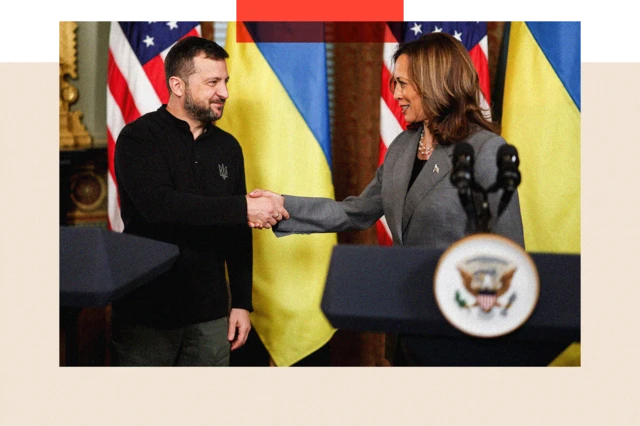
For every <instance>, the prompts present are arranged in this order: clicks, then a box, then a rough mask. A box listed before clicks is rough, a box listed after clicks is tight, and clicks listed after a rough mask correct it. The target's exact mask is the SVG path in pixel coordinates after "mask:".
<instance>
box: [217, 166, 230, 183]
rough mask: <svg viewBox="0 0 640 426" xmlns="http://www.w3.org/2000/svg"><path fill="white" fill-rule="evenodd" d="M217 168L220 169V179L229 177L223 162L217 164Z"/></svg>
mask: <svg viewBox="0 0 640 426" xmlns="http://www.w3.org/2000/svg"><path fill="white" fill-rule="evenodd" d="M218 170H219V171H220V176H222V180H225V179H226V178H228V177H229V173H228V172H227V166H225V165H224V164H218Z"/></svg>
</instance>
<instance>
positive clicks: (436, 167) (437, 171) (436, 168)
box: [433, 164, 440, 173]
mask: <svg viewBox="0 0 640 426" xmlns="http://www.w3.org/2000/svg"><path fill="white" fill-rule="evenodd" d="M433 173H440V169H439V168H438V165H437V164H436V165H435V166H433Z"/></svg>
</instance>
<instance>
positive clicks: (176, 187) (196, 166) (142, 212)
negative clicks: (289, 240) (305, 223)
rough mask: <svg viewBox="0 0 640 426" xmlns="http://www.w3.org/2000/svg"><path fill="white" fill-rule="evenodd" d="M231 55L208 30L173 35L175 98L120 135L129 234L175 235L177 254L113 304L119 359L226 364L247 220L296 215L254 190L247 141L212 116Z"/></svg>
mask: <svg viewBox="0 0 640 426" xmlns="http://www.w3.org/2000/svg"><path fill="white" fill-rule="evenodd" d="M227 57H228V54H227V52H226V51H225V50H224V49H223V48H222V47H220V46H219V45H217V44H216V43H214V42H213V41H210V40H206V39H203V38H199V37H187V38H185V39H183V40H181V41H179V42H178V43H176V44H175V46H174V47H173V48H172V49H171V50H170V51H169V53H168V55H167V57H166V59H165V73H166V79H167V87H168V89H169V101H168V103H167V105H162V106H161V107H160V108H159V109H158V110H157V111H154V112H151V113H149V114H145V115H143V116H142V117H140V118H139V119H137V120H135V121H134V122H132V123H130V124H128V125H127V126H125V127H124V129H123V130H122V131H121V133H120V134H119V136H118V140H117V143H116V151H115V171H116V179H117V183H118V191H119V197H120V208H121V215H122V220H123V222H124V225H125V228H124V232H126V233H131V234H135V235H140V236H142V237H147V238H153V239H156V240H160V241H165V242H168V243H172V244H176V245H177V246H178V247H179V248H180V254H179V256H178V258H177V260H176V261H175V263H174V264H173V266H172V269H171V270H170V271H169V272H168V273H166V274H164V275H162V276H161V277H159V278H157V279H155V280H153V281H152V282H150V283H148V284H145V285H144V286H142V287H140V288H139V289H137V290H135V291H133V292H132V293H130V294H128V295H126V296H124V297H122V298H120V299H119V300H116V301H114V302H113V316H112V328H113V336H112V342H111V349H112V355H113V362H114V364H115V365H228V364H229V353H230V350H234V349H236V348H239V347H241V346H242V345H243V344H244V343H245V341H246V339H247V335H248V333H249V330H250V328H251V323H250V320H249V312H251V311H252V301H251V282H252V242H251V228H250V227H249V225H251V226H261V227H267V228H268V227H271V226H272V225H275V224H276V223H277V221H279V220H281V219H283V217H285V218H286V217H288V213H287V212H286V210H284V209H283V208H282V206H276V205H275V204H274V202H273V201H271V200H269V199H268V198H250V197H248V196H247V195H246V185H245V175H244V159H243V155H242V150H241V148H240V145H239V144H238V142H237V140H236V139H235V138H234V137H233V136H232V135H230V134H229V133H227V132H225V131H223V130H221V129H220V128H218V127H216V126H214V125H213V124H212V122H213V121H215V120H218V119H219V118H220V117H221V116H222V111H223V109H224V104H225V102H226V99H227V98H228V96H229V93H228V91H227V82H228V80H229V75H228V73H227V67H226V62H225V58H227ZM225 265H226V270H225ZM227 275H228V278H229V286H227V280H226V276H227Z"/></svg>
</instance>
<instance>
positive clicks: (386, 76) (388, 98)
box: [381, 66, 407, 129]
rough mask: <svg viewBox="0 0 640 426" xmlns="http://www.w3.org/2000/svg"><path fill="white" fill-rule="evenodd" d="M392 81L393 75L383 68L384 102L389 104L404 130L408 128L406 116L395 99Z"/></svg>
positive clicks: (382, 89)
mask: <svg viewBox="0 0 640 426" xmlns="http://www.w3.org/2000/svg"><path fill="white" fill-rule="evenodd" d="M390 79H391V73H390V72H389V69H388V68H387V67H385V66H383V67H382V87H381V96H382V99H383V100H384V102H385V103H386V104H387V106H388V107H389V109H390V110H391V113H392V114H393V116H394V117H395V118H396V120H398V123H400V126H402V128H403V129H405V128H406V127H407V123H406V122H405V121H404V116H403V115H402V108H400V105H399V104H398V101H396V100H395V99H394V98H393V93H392V92H391V90H390V89H389V80H390Z"/></svg>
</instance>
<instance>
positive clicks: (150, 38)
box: [143, 35, 153, 47]
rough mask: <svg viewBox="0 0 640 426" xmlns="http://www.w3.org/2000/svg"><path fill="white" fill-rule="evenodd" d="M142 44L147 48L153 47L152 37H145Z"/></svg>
mask: <svg viewBox="0 0 640 426" xmlns="http://www.w3.org/2000/svg"><path fill="white" fill-rule="evenodd" d="M143 42H144V44H146V45H147V47H149V46H153V37H149V36H148V35H147V37H146V38H145V39H144V40H143Z"/></svg>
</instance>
